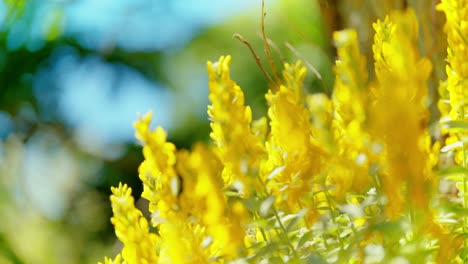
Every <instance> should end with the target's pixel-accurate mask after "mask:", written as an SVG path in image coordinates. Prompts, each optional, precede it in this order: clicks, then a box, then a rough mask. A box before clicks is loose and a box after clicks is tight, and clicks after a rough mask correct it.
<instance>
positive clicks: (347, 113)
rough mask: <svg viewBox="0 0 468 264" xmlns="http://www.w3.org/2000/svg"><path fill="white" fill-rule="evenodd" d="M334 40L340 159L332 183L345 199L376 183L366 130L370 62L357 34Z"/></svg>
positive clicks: (340, 34) (333, 164)
mask: <svg viewBox="0 0 468 264" xmlns="http://www.w3.org/2000/svg"><path fill="white" fill-rule="evenodd" d="M333 38H334V40H335V45H336V46H337V53H338V60H337V61H336V65H335V68H334V70H335V74H336V80H335V87H334V91H333V108H334V116H333V117H334V119H333V122H332V130H333V135H334V139H335V142H336V146H335V149H336V150H335V152H336V153H337V154H338V155H334V156H333V159H332V161H331V162H330V163H331V168H330V171H329V180H330V182H331V183H333V185H334V187H335V192H334V194H335V196H336V197H337V198H339V199H341V198H343V196H344V194H345V193H346V192H348V191H351V190H354V191H358V192H362V191H365V190H366V189H367V188H368V187H369V185H370V183H371V182H372V181H371V177H370V176H369V175H368V170H369V164H370V159H371V156H372V155H371V153H369V149H370V148H369V145H370V143H371V142H370V136H369V134H368V133H367V131H366V129H365V128H366V127H365V126H366V121H367V105H368V98H369V89H368V84H367V82H368V76H367V67H366V59H365V57H364V56H363V55H362V54H361V52H360V51H359V44H358V38H357V33H356V31H354V30H343V31H338V32H335V33H334V34H333Z"/></svg>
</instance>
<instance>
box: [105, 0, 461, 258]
mask: <svg viewBox="0 0 468 264" xmlns="http://www.w3.org/2000/svg"><path fill="white" fill-rule="evenodd" d="M438 8H439V9H440V10H442V11H443V12H445V14H446V16H447V23H446V26H445V32H446V34H447V40H448V49H447V50H448V56H447V80H446V81H443V82H441V84H440V88H439V91H440V101H439V103H438V106H439V109H440V113H441V119H440V123H439V124H440V125H439V127H440V131H441V135H442V136H440V137H435V136H434V135H432V138H431V134H430V133H429V132H428V129H427V127H428V122H429V119H430V112H429V110H428V85H427V82H428V79H429V77H430V74H431V70H432V65H431V61H430V60H429V59H427V58H425V57H422V56H421V55H420V53H419V51H418V49H417V42H418V34H419V33H418V32H419V31H418V23H417V19H416V16H415V14H414V12H413V11H412V10H411V9H407V10H406V11H395V12H393V13H391V14H390V15H389V16H388V17H387V18H385V20H383V21H381V20H379V21H377V22H376V23H374V24H373V27H374V29H375V36H374V44H373V46H372V50H373V55H374V69H375V74H368V72H367V65H366V59H365V57H364V56H363V55H362V54H361V53H360V49H359V45H358V41H357V33H356V32H355V31H354V30H344V31H339V32H335V33H334V35H333V38H334V41H335V45H336V47H337V55H338V58H337V60H336V65H335V68H334V70H335V74H336V80H335V85H334V90H333V94H332V96H331V97H329V96H327V95H325V94H308V93H306V92H305V89H304V87H303V85H302V83H303V79H304V77H305V75H306V68H305V67H303V66H302V64H301V62H300V61H299V62H297V63H295V64H285V65H284V70H283V75H282V76H283V79H282V82H281V83H280V84H277V85H273V86H272V87H271V88H270V90H269V91H268V93H267V94H266V101H267V103H268V114H267V116H266V117H262V118H260V119H258V120H252V111H251V109H250V107H249V106H246V105H245V103H244V94H243V92H242V90H241V88H240V87H239V86H238V85H237V84H236V83H235V82H234V81H233V80H231V78H230V74H229V63H230V61H231V57H230V56H225V57H221V58H220V59H219V61H217V62H215V63H212V62H208V65H207V71H208V76H209V84H208V85H209V91H210V93H209V99H210V101H211V105H210V106H208V114H209V117H210V121H211V128H212V132H211V139H212V140H213V144H212V145H205V144H201V143H200V144H197V145H195V146H194V147H193V148H192V150H190V151H189V150H177V149H176V147H175V146H174V144H172V143H170V142H167V141H166V132H165V131H164V130H163V129H162V128H157V129H155V130H151V129H150V128H149V123H150V121H151V116H152V115H151V113H148V114H146V115H145V116H142V117H140V118H139V120H138V121H137V122H136V123H135V128H136V137H137V138H138V139H139V140H140V141H141V143H142V144H143V154H144V158H145V160H144V161H143V163H142V164H141V166H140V167H139V175H140V179H141V181H142V182H143V187H144V190H143V193H142V197H143V198H145V199H147V200H148V201H149V211H150V213H151V221H150V223H149V222H148V220H147V219H146V218H145V217H144V216H143V214H142V212H140V211H139V210H138V209H137V208H135V205H134V199H133V198H132V195H131V189H130V188H129V187H127V185H125V184H120V185H119V186H118V187H114V188H112V193H113V194H112V196H111V202H112V208H113V213H114V215H113V217H112V218H111V222H112V223H113V225H114V226H115V232H116V235H117V237H118V239H119V240H120V241H122V243H123V249H122V252H121V254H119V255H117V256H116V257H115V258H114V259H109V258H106V259H105V261H104V262H105V263H345V262H347V263H431V262H432V263H434V262H435V263H450V262H453V263H462V262H463V263H466V262H468V245H467V242H468V240H467V238H466V237H467V235H468V231H467V229H468V218H467V212H468V195H466V194H465V193H466V190H467V188H468V187H467V186H468V166H467V161H468V158H467V152H468V150H467V149H466V144H467V138H468V100H467V99H468V82H467V81H466V80H467V78H468V49H467V41H468V1H466V0H444V1H442V3H441V4H440V5H439V6H438ZM369 76H375V78H371V77H369ZM442 158H443V161H444V162H442ZM441 186H442V187H443V186H454V187H456V192H452V193H450V192H445V191H444V190H443V189H444V188H442V187H441ZM150 226H152V227H153V228H151V227H150Z"/></svg>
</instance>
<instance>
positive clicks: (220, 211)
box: [177, 144, 247, 259]
mask: <svg viewBox="0 0 468 264" xmlns="http://www.w3.org/2000/svg"><path fill="white" fill-rule="evenodd" d="M178 160H179V161H180V163H179V164H178V166H177V170H178V171H179V173H180V176H181V177H182V181H183V183H184V184H183V186H184V189H183V192H182V193H181V195H180V204H181V210H183V211H187V215H189V217H190V218H194V219H193V220H195V221H196V222H197V223H199V224H200V225H202V226H204V227H205V228H206V235H207V236H209V239H211V240H213V243H214V245H213V250H215V251H217V254H218V255H222V256H225V257H226V258H227V259H233V258H234V257H235V256H237V254H238V252H239V249H240V248H242V246H243V239H244V235H245V229H244V228H243V227H242V222H244V221H245V218H246V216H247V215H246V214H245V212H241V213H240V214H239V213H238V212H236V207H235V206H233V205H232V204H231V205H229V204H228V199H227V198H226V196H225V194H224V192H223V187H222V186H223V181H222V179H221V177H220V174H221V171H222V166H221V163H220V161H219V159H218V158H217V157H216V155H214V153H212V151H211V150H210V149H209V148H207V147H206V146H204V145H202V144H196V145H195V146H194V147H193V149H192V151H191V152H190V153H189V152H188V151H181V152H179V154H178ZM240 206H241V211H242V210H243V209H242V208H243V206H242V205H240ZM193 220H192V221H193ZM215 248H216V249H215Z"/></svg>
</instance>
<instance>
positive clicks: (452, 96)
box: [437, 0, 468, 165]
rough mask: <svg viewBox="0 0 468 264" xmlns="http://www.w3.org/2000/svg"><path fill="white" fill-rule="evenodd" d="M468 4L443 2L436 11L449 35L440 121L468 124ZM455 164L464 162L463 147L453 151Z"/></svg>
mask: <svg viewBox="0 0 468 264" xmlns="http://www.w3.org/2000/svg"><path fill="white" fill-rule="evenodd" d="M467 6H468V1H467V0H457V1H455V0H450V1H447V0H444V1H442V2H441V3H440V4H439V5H438V6H437V9H438V10H440V11H443V12H444V13H445V15H446V17H447V21H446V24H445V28H444V31H445V33H446V34H447V42H448V48H447V59H446V61H447V63H448V64H447V66H446V72H447V80H446V81H445V82H442V83H441V84H440V86H439V94H440V101H439V103H438V106H439V110H440V111H441V115H442V118H441V121H442V120H443V122H448V121H468V81H467V79H468V63H467V61H468V49H467V46H468V8H467ZM442 133H443V134H446V135H447V136H448V137H452V138H455V139H456V141H462V138H463V137H466V136H468V130H465V131H464V132H456V131H448V130H447V129H445V128H444V127H442ZM453 152H454V156H455V163H457V164H459V165H462V164H464V162H465V163H466V162H468V161H466V160H465V161H464V160H463V159H464V158H463V156H464V155H463V151H462V150H461V148H458V149H454V150H453Z"/></svg>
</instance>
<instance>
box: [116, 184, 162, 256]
mask: <svg viewBox="0 0 468 264" xmlns="http://www.w3.org/2000/svg"><path fill="white" fill-rule="evenodd" d="M111 190H112V195H111V197H110V200H111V203H112V211H113V214H114V216H113V217H112V218H111V222H112V224H113V225H114V227H115V234H116V235H117V237H118V238H119V240H120V241H122V243H123V245H124V247H123V249H122V253H121V254H122V257H123V259H124V260H125V262H126V263H128V264H137V263H157V261H158V254H157V252H156V250H157V242H158V239H157V235H156V234H153V233H150V232H149V225H148V221H147V220H146V218H144V216H143V214H142V213H141V212H140V211H139V210H138V209H136V208H135V205H134V199H133V197H132V195H131V194H132V189H131V188H129V187H128V186H127V185H126V184H124V185H122V183H119V187H117V188H115V187H112V188H111ZM119 260H120V257H119V256H117V258H116V260H115V261H114V262H115V263H120V262H119ZM110 261H111V260H108V263H109V262H110ZM114 262H110V263H114Z"/></svg>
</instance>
